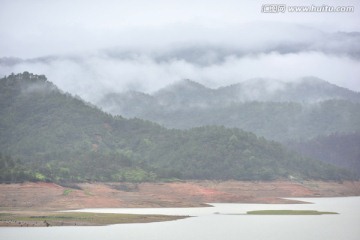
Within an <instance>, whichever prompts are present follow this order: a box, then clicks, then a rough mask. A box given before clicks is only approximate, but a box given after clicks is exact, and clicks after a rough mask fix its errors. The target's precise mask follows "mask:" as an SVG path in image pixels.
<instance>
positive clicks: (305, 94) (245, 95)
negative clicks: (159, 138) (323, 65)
mask: <svg viewBox="0 0 360 240" xmlns="http://www.w3.org/2000/svg"><path fill="white" fill-rule="evenodd" d="M97 105H98V106H99V107H101V108H102V109H104V110H105V111H107V112H109V113H111V114H114V115H122V116H125V117H130V118H132V117H137V118H142V119H147V120H150V121H154V122H157V123H159V124H161V125H163V126H165V127H169V128H180V129H184V128H192V127H198V126H205V125H224V126H228V127H238V128H241V129H244V130H247V131H251V132H254V133H256V134H258V135H260V136H264V137H266V138H268V139H274V140H278V141H287V140H289V139H310V138H313V137H316V136H318V135H327V134H331V133H335V132H352V131H357V130H360V114H359V112H360V94H359V93H358V92H354V91H351V90H349V89H345V88H342V87H338V86H336V85H334V84H330V83H328V82H326V81H324V80H321V79H318V78H314V77H307V78H303V79H300V80H298V81H297V82H281V81H277V80H269V79H252V80H249V81H246V82H243V83H238V84H234V85H231V86H224V87H220V88H216V89H211V88H208V87H206V86H204V85H201V84H199V83H196V82H194V81H191V80H183V81H179V82H177V83H174V84H172V85H169V86H168V87H165V88H163V89H161V90H159V91H157V92H155V93H154V94H152V95H150V94H144V93H139V92H128V93H120V94H116V93H113V94H109V95H106V96H105V97H104V98H103V99H102V100H101V101H99V102H98V103H97Z"/></svg>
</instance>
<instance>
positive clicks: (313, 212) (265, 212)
mask: <svg viewBox="0 0 360 240" xmlns="http://www.w3.org/2000/svg"><path fill="white" fill-rule="evenodd" d="M247 214H249V215H323V214H338V213H336V212H319V211H316V210H257V211H249V212H247Z"/></svg>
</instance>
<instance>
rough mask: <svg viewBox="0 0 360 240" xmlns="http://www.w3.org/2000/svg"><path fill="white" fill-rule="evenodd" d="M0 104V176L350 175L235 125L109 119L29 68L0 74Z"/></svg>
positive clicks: (244, 177) (148, 178)
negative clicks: (177, 125) (172, 125)
mask: <svg viewBox="0 0 360 240" xmlns="http://www.w3.org/2000/svg"><path fill="white" fill-rule="evenodd" d="M135 96H138V95H137V94H135ZM140 96H142V95H140ZM0 103H1V107H0V129H1V131H0V153H1V156H0V166H1V169H0V170H1V172H2V173H4V174H3V175H1V176H2V179H1V181H23V180H29V179H30V180H48V181H135V182H139V181H154V180H159V179H160V180H161V179H172V178H177V179H179V178H180V179H219V180H223V179H239V180H272V179H287V178H295V179H324V180H325V179H333V180H339V179H348V178H352V176H351V174H349V173H348V172H346V171H345V170H341V169H338V168H336V167H333V166H331V165H328V164H325V163H321V162H317V161H314V160H311V159H309V158H304V157H302V156H300V155H298V154H296V153H294V152H292V151H289V150H287V149H286V148H284V147H283V146H282V145H280V144H279V143H276V142H273V141H268V140H265V139H264V138H259V137H257V136H256V135H254V134H253V133H250V132H245V131H242V130H240V129H235V128H232V129H230V128H225V127H215V126H214V127H200V128H194V129H190V130H167V129H165V128H162V127H160V126H159V125H156V124H154V123H150V122H146V121H143V120H139V119H130V120H128V119H124V118H122V117H120V116H117V117H114V116H111V115H109V114H106V113H104V112H102V111H101V110H99V109H98V108H96V107H95V106H93V105H91V104H88V103H85V102H83V101H82V100H81V99H79V98H75V97H73V96H71V95H70V94H67V93H64V92H62V91H60V90H59V89H58V88H57V87H56V86H55V85H54V84H52V83H51V82H49V81H47V79H46V77H45V76H39V75H34V74H31V73H28V72H25V73H23V74H16V75H15V74H12V75H10V76H8V77H6V78H2V79H0ZM3 156H5V157H3ZM7 156H10V157H7ZM17 159H19V160H17ZM5 173H6V174H5Z"/></svg>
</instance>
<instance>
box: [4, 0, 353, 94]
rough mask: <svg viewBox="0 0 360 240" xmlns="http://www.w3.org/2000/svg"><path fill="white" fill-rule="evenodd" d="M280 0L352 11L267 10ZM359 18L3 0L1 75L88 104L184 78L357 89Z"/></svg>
mask: <svg viewBox="0 0 360 240" xmlns="http://www.w3.org/2000/svg"><path fill="white" fill-rule="evenodd" d="M283 2H286V3H287V6H290V5H298V6H311V5H316V6H321V5H324V4H325V5H328V6H354V9H355V11H354V12H351V13H326V12H322V13H314V12H312V13H290V12H287V11H286V12H285V13H262V12H261V9H262V6H263V4H267V3H279V4H281V3H283ZM359 23H360V2H359V1H347V0H344V1H339V0H337V1H329V0H328V1H319V0H312V1H306V0H301V1H295V0H291V1H282V2H276V1H275V2H274V1H273V0H272V1H258V0H255V1H254V0H247V1H238V0H236V1H231V0H229V1H227V0H223V1H212V0H203V1H202V0H189V1H186V0H182V1H180V0H179V1H171V0H164V1H160V0H152V1H148V0H133V1H125V0H124V1H115V0H114V1H111V0H108V1H106V0H103V1H100V0H98V1H94V0H78V1H76V0H62V1H55V0H31V1H29V0H0V39H1V40H0V75H1V76H3V75H7V74H9V73H11V72H21V71H24V70H27V71H30V72H34V73H38V74H46V75H47V76H48V78H49V80H50V81H52V82H54V83H55V84H57V85H58V86H59V87H60V88H62V89H63V90H65V91H69V92H71V93H73V94H78V95H80V96H82V97H84V98H85V99H86V100H93V99H92V98H93V97H94V96H95V97H99V96H101V94H103V93H106V92H109V91H123V90H128V89H139V90H143V91H150V92H151V91H156V90H157V89H159V88H160V87H162V86H164V85H167V84H169V83H172V82H174V81H178V80H180V79H183V78H190V79H192V80H194V81H198V82H201V83H204V84H206V85H208V86H211V87H217V86H222V85H227V84H231V83H236V82H241V81H244V80H247V79H250V78H257V77H263V78H278V79H281V80H285V81H292V80H294V79H297V78H301V77H304V76H316V77H319V78H322V79H324V80H327V81H329V82H332V83H335V84H338V85H340V86H344V87H347V88H351V89H354V90H357V91H360V46H359V45H360V24H359ZM14 58H19V59H14Z"/></svg>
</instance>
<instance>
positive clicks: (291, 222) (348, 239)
mask: <svg viewBox="0 0 360 240" xmlns="http://www.w3.org/2000/svg"><path fill="white" fill-rule="evenodd" d="M299 200H303V201H307V202H312V203H313V204H291V205H286V204H225V203H214V204H212V205H213V206H214V207H209V208H149V209H126V208H121V209H119V208H118V209H84V210H81V211H87V212H111V213H136V214H169V215H190V216H194V217H192V218H187V219H182V220H177V221H170V222H162V223H140V224H119V225H111V226H101V227H49V228H14V227H12V228H0V239H4V240H5V239H6V240H12V239H18V240H26V239H31V240H32V239H34V240H35V239H36V240H39V239H51V240H58V239H59V240H63V239H69V240H70V239H87V240H92V239H101V240H108V239H117V240H119V239H124V240H140V239H146V240H163V239H164V240H186V239H194V240H195V239H196V240H198V239H201V240H215V239H223V240H233V239H234V240H235V239H236V240H238V239H242V240H247V239H249V240H254V239H256V240H262V239H264V240H275V239H276V240H285V239H286V240H288V239H291V240H297V239H298V240H306V239H314V240H321V239H327V240H340V239H344V240H359V239H360V227H359V226H360V197H346V198H302V199H299ZM261 209H299V210H318V211H334V212H338V213H340V214H338V215H319V216H254V215H253V216H251V215H243V214H244V213H246V212H247V211H251V210H261Z"/></svg>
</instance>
